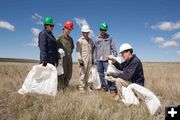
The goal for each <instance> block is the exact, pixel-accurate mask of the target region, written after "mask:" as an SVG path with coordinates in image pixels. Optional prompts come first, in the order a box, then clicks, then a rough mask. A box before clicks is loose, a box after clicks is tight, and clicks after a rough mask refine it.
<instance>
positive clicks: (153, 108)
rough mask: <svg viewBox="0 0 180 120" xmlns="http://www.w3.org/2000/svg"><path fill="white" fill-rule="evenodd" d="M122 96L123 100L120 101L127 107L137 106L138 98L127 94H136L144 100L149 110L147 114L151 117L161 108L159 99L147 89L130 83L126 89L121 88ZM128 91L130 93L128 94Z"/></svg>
mask: <svg viewBox="0 0 180 120" xmlns="http://www.w3.org/2000/svg"><path fill="white" fill-rule="evenodd" d="M123 89H124V90H123V91H122V94H123V95H124V96H123V97H124V98H125V99H123V100H122V102H123V103H124V104H125V105H127V106H129V105H130V104H135V105H137V104H138V101H137V99H138V96H137V98H136V96H135V95H132V94H129V93H130V92H131V93H132V92H133V93H136V94H137V95H138V94H139V95H141V96H143V98H144V101H145V103H146V105H147V108H148V110H149V113H150V114H151V115H154V114H155V113H156V112H157V110H158V109H159V108H160V107H161V103H160V101H159V99H158V98H157V97H156V96H155V95H154V94H153V93H152V92H151V91H150V90H148V89H147V88H145V87H143V86H140V85H138V84H135V83H132V84H130V85H129V86H128V87H127V88H123ZM129 91H130V92H129Z"/></svg>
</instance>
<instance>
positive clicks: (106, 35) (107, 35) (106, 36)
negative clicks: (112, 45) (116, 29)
mask: <svg viewBox="0 0 180 120" xmlns="http://www.w3.org/2000/svg"><path fill="white" fill-rule="evenodd" d="M108 37H109V34H107V33H105V37H104V38H102V37H101V35H99V36H98V38H101V39H106V38H108Z"/></svg>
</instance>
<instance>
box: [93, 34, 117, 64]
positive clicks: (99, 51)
mask: <svg viewBox="0 0 180 120" xmlns="http://www.w3.org/2000/svg"><path fill="white" fill-rule="evenodd" d="M109 55H114V56H117V50H116V47H115V44H114V41H113V39H112V36H110V35H108V34H106V35H105V38H102V37H100V36H99V37H97V38H96V39H95V41H94V58H95V60H96V61H106V60H107V57H108V56H109Z"/></svg>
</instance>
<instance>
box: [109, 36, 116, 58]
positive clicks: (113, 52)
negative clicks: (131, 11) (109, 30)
mask: <svg viewBox="0 0 180 120" xmlns="http://www.w3.org/2000/svg"><path fill="white" fill-rule="evenodd" d="M110 46H111V52H112V54H113V55H114V56H115V57H117V50H116V46H115V44H114V41H113V38H112V37H111V42H110Z"/></svg>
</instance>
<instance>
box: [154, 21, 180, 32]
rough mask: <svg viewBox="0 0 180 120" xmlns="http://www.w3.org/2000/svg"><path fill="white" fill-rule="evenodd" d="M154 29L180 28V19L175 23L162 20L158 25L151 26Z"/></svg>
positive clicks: (168, 29)
mask: <svg viewBox="0 0 180 120" xmlns="http://www.w3.org/2000/svg"><path fill="white" fill-rule="evenodd" d="M151 28H152V29H160V30H163V31H171V30H176V29H180V21H178V22H176V23H173V22H168V21H165V22H160V23H158V24H156V25H152V26H151Z"/></svg>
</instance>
